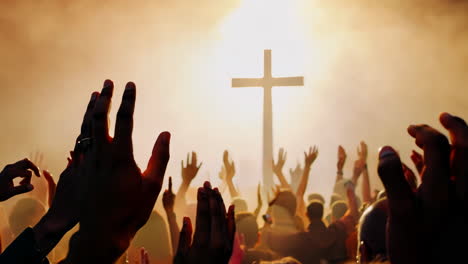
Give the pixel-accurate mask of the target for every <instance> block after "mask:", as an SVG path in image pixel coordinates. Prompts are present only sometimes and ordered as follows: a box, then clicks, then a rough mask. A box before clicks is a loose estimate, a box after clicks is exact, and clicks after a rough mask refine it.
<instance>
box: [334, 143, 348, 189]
mask: <svg viewBox="0 0 468 264" xmlns="http://www.w3.org/2000/svg"><path fill="white" fill-rule="evenodd" d="M345 162H346V151H345V149H344V148H343V147H342V146H341V145H340V146H338V162H337V164H336V169H337V175H336V181H339V180H341V179H342V178H343V167H344V165H345Z"/></svg>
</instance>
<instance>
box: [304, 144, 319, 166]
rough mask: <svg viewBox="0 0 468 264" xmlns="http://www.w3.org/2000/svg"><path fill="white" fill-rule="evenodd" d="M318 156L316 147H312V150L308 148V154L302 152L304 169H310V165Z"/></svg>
mask: <svg viewBox="0 0 468 264" xmlns="http://www.w3.org/2000/svg"><path fill="white" fill-rule="evenodd" d="M317 156H318V149H317V146H314V148H312V147H310V148H309V152H304V162H305V167H310V166H311V165H312V163H314V161H315V160H316V159H317Z"/></svg>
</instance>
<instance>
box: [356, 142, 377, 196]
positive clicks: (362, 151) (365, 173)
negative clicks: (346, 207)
mask: <svg viewBox="0 0 468 264" xmlns="http://www.w3.org/2000/svg"><path fill="white" fill-rule="evenodd" d="M367 149H368V148H367V145H366V143H365V142H364V141H361V144H360V146H359V147H358V149H357V154H358V160H357V161H356V163H355V164H354V172H353V179H352V180H353V183H354V185H355V186H357V184H358V178H359V175H360V174H362V188H361V191H362V199H363V202H365V203H368V204H370V203H371V202H372V195H371V188H370V179H369V170H368V168H367V156H368V155H367V153H368V151H367Z"/></svg>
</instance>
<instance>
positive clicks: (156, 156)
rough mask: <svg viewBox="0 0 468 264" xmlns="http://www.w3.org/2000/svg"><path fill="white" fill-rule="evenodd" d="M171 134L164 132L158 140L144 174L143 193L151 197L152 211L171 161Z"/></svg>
mask: <svg viewBox="0 0 468 264" xmlns="http://www.w3.org/2000/svg"><path fill="white" fill-rule="evenodd" d="M170 141H171V134H170V133H169V132H163V133H161V134H159V136H158V139H157V140H156V143H155V144H154V147H153V153H152V155H151V158H150V160H149V162H148V167H147V169H146V171H145V173H144V174H143V188H144V189H143V191H144V192H145V193H146V195H148V197H149V200H148V202H149V205H148V206H150V207H151V209H152V208H153V206H154V203H155V202H156V198H157V197H158V194H159V192H160V191H161V187H162V183H163V181H164V174H165V173H166V167H167V163H168V161H169V145H170Z"/></svg>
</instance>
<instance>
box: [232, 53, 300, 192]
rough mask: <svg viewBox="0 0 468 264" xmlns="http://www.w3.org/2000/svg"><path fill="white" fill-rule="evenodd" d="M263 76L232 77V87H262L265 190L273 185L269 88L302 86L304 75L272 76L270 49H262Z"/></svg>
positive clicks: (271, 118)
mask: <svg viewBox="0 0 468 264" xmlns="http://www.w3.org/2000/svg"><path fill="white" fill-rule="evenodd" d="M263 63H264V66H263V78H242V79H239V78H234V79H232V87H233V88H237V87H263V185H264V188H265V190H266V191H270V190H271V187H273V165H272V161H273V117H272V116H273V113H272V102H271V90H272V88H273V87H274V86H303V85H304V77H273V76H272V74H271V50H264V58H263Z"/></svg>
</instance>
